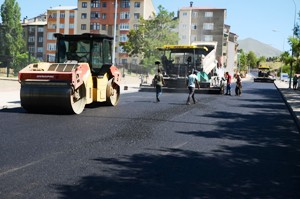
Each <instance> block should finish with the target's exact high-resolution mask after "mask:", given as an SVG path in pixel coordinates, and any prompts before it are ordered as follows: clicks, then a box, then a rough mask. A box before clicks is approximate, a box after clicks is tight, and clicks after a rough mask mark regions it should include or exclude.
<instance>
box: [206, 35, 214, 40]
mask: <svg viewBox="0 0 300 199" xmlns="http://www.w3.org/2000/svg"><path fill="white" fill-rule="evenodd" d="M213 39H214V38H213V35H204V41H213Z"/></svg>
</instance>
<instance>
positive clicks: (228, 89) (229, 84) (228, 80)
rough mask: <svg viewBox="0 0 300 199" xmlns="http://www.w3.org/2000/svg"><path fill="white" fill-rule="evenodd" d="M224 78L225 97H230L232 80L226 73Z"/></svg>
mask: <svg viewBox="0 0 300 199" xmlns="http://www.w3.org/2000/svg"><path fill="white" fill-rule="evenodd" d="M225 78H226V80H227V87H226V93H225V95H231V80H232V77H231V75H230V74H229V73H228V72H226V73H225Z"/></svg>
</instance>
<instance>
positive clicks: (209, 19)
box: [178, 5, 229, 67]
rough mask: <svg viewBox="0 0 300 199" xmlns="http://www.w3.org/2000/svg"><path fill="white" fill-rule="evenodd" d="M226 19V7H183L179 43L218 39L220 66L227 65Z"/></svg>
mask: <svg viewBox="0 0 300 199" xmlns="http://www.w3.org/2000/svg"><path fill="white" fill-rule="evenodd" d="M225 19H226V9H217V8H205V7H193V6H192V5H191V6H190V7H185V8H181V9H180V11H179V42H178V43H179V44H185V45H190V44H191V43H192V42H196V41H207V42H211V41H216V42H217V51H216V54H217V58H218V66H221V67H226V53H227V51H226V49H227V48H226V47H225V48H224V47H223V46H224V43H226V42H227V36H226V34H224V29H225V24H224V22H225ZM226 32H227V30H226ZM226 32H225V33H226ZM228 33H229V30H228ZM224 55H225V56H224ZM224 64H225V65H224Z"/></svg>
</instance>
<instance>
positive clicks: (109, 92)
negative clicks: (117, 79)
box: [106, 78, 120, 106]
mask: <svg viewBox="0 0 300 199" xmlns="http://www.w3.org/2000/svg"><path fill="white" fill-rule="evenodd" d="M119 99H120V86H119V85H118V84H115V83H114V81H113V78H112V79H110V80H109V81H108V83H107V87H106V102H107V104H108V105H110V106H116V105H117V104H118V102H119Z"/></svg>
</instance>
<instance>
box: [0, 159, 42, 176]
mask: <svg viewBox="0 0 300 199" xmlns="http://www.w3.org/2000/svg"><path fill="white" fill-rule="evenodd" d="M43 160H44V159H41V160H37V161H33V162H30V163H28V164H25V165H23V166H21V167H16V168H13V169H9V170H7V171H4V172H2V173H0V177H1V176H4V175H6V174H9V173H12V172H15V171H18V170H21V169H24V168H26V167H29V166H32V165H35V164H37V163H40V162H41V161H43Z"/></svg>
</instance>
